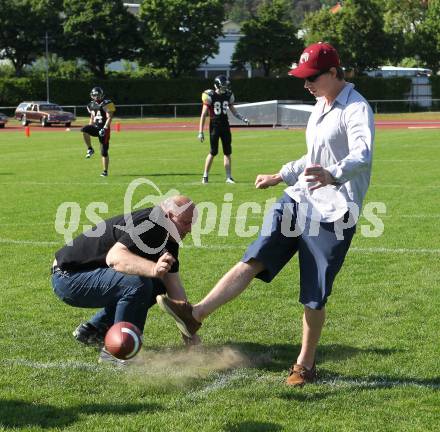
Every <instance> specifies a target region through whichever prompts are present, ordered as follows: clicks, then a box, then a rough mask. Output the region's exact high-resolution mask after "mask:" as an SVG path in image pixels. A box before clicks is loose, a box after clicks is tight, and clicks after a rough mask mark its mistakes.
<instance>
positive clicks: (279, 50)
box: [232, 0, 303, 76]
mask: <svg viewBox="0 0 440 432" xmlns="http://www.w3.org/2000/svg"><path fill="white" fill-rule="evenodd" d="M286 14H287V10H286V2H285V1H283V0H273V1H265V2H264V3H263V4H262V5H261V6H260V8H259V9H258V12H257V16H255V17H254V18H251V19H250V20H248V21H245V22H244V23H243V26H242V32H243V37H242V38H241V39H240V40H239V41H238V43H237V45H236V47H235V52H234V54H233V57H232V62H233V65H234V66H235V67H243V66H244V64H245V63H250V64H251V65H252V67H254V68H262V69H263V70H264V76H270V74H271V72H272V71H274V70H279V69H283V68H285V69H287V67H288V66H289V65H290V64H291V63H292V61H294V60H296V59H297V58H298V57H299V55H300V53H301V50H302V49H303V44H302V42H300V41H299V39H298V38H297V36H296V34H297V29H296V27H295V26H294V25H293V23H292V22H291V21H289V20H288V19H286Z"/></svg>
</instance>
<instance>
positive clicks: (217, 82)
mask: <svg viewBox="0 0 440 432" xmlns="http://www.w3.org/2000/svg"><path fill="white" fill-rule="evenodd" d="M230 85H231V83H230V82H229V80H228V78H226V76H225V75H219V76H216V77H215V79H214V87H215V89H216V90H217V91H218V92H219V93H226V92H227V91H228V90H229V87H230Z"/></svg>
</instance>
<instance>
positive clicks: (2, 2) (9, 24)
mask: <svg viewBox="0 0 440 432" xmlns="http://www.w3.org/2000/svg"><path fill="white" fill-rule="evenodd" d="M0 11H1V12H0V59H7V60H9V61H10V62H11V63H12V65H13V67H14V70H15V75H16V76H20V75H22V74H23V68H24V66H26V65H30V64H31V63H32V62H33V61H34V60H35V59H36V58H37V57H39V56H41V55H42V54H44V51H45V45H44V37H45V33H46V31H47V32H49V34H50V36H51V39H52V40H53V38H56V37H57V36H59V35H60V33H61V19H60V12H59V11H60V1H58V0H15V1H9V0H0Z"/></svg>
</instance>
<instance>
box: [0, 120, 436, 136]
mask: <svg viewBox="0 0 440 432" xmlns="http://www.w3.org/2000/svg"><path fill="white" fill-rule="evenodd" d="M116 123H117V122H114V124H116ZM120 124H121V131H124V130H126V131H145V132H152V131H164V132H169V131H185V130H188V131H197V130H198V123H195V122H166V121H164V122H160V123H124V122H120ZM30 127H31V130H32V132H42V131H44V132H46V131H47V132H49V131H53V132H56V131H58V132H59V131H65V130H66V128H65V127H64V126H52V127H49V128H43V127H41V126H40V125H37V124H35V125H31V126H30ZM80 127H81V126H72V127H71V128H70V129H71V130H72V131H77V132H79V129H80ZM251 128H252V127H251ZM257 128H258V129H273V128H272V127H270V126H261V127H259V126H258V127H255V129H257ZM376 128H378V129H440V120H439V121H432V120H431V121H427V120H408V121H406V120H385V121H377V122H376ZM234 129H235V130H249V129H247V128H246V126H244V127H235V128H234ZM295 129H303V128H295ZM113 131H114V125H113ZM3 132H24V128H23V127H22V126H9V125H6V128H5V129H1V130H0V133H3Z"/></svg>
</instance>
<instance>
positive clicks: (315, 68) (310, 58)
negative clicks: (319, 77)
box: [289, 42, 340, 78]
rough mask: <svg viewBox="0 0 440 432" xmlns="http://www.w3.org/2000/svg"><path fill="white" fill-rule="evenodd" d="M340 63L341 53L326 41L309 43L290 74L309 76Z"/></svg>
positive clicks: (299, 76) (300, 76) (302, 76)
mask: <svg viewBox="0 0 440 432" xmlns="http://www.w3.org/2000/svg"><path fill="white" fill-rule="evenodd" d="M339 65H340V61H339V55H338V52H337V51H336V49H335V48H334V47H332V46H331V45H330V44H328V43H326V42H318V43H315V44H312V45H309V46H308V47H307V48H306V49H305V50H304V51H303V53H302V54H301V57H300V58H299V64H298V65H297V66H296V67H294V68H292V69H291V70H290V71H289V75H293V76H295V77H297V78H307V77H309V76H312V75H316V74H317V73H319V72H322V71H325V70H329V69H330V68H331V67H337V66H339Z"/></svg>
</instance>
